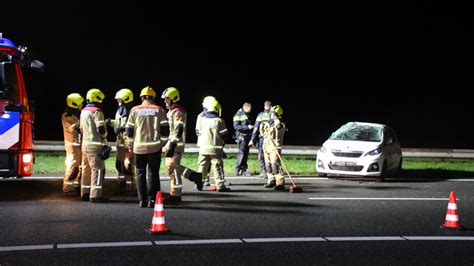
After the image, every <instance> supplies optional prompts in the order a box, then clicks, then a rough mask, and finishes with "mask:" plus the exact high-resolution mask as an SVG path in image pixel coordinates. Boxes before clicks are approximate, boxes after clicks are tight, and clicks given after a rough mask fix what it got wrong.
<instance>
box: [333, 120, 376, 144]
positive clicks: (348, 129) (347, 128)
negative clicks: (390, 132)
mask: <svg viewBox="0 0 474 266" xmlns="http://www.w3.org/2000/svg"><path fill="white" fill-rule="evenodd" d="M329 139H331V140H353V141H372V142H380V141H381V140H382V128H380V127H374V126H369V125H360V124H356V123H348V124H345V125H343V126H342V127H340V128H339V129H338V130H337V131H336V132H334V133H333V134H332V135H331V137H330V138H329Z"/></svg>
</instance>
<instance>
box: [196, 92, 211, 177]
mask: <svg viewBox="0 0 474 266" xmlns="http://www.w3.org/2000/svg"><path fill="white" fill-rule="evenodd" d="M214 101H216V98H214V96H206V97H204V99H203V101H202V112H201V113H199V115H198V116H197V118H196V128H195V129H196V136H197V145H196V146H197V147H198V148H199V146H200V145H199V143H200V139H201V138H200V136H201V134H200V132H199V127H200V125H201V118H202V117H203V116H204V114H205V113H206V112H207V109H206V106H207V105H209V104H210V103H213V102H214ZM200 161H201V157H198V165H199V162H200ZM210 169H211V165H210V164H209V168H208V169H206V171H203V173H202V180H203V182H204V185H205V186H210V185H211V184H210V178H209V173H210Z"/></svg>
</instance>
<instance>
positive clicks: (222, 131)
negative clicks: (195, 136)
mask: <svg viewBox="0 0 474 266" xmlns="http://www.w3.org/2000/svg"><path fill="white" fill-rule="evenodd" d="M224 132H227V128H226V129H224V130H221V131H219V133H224Z"/></svg>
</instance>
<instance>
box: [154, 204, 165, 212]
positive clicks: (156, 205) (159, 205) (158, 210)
mask: <svg viewBox="0 0 474 266" xmlns="http://www.w3.org/2000/svg"><path fill="white" fill-rule="evenodd" d="M163 210H164V209H163V204H155V211H157V212H161V211H163Z"/></svg>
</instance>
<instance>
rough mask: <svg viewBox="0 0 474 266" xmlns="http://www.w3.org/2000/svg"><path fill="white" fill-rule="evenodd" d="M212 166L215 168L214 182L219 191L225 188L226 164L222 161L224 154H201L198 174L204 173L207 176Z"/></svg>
mask: <svg viewBox="0 0 474 266" xmlns="http://www.w3.org/2000/svg"><path fill="white" fill-rule="evenodd" d="M211 164H212V167H213V168H214V182H215V183H216V187H217V189H221V188H224V187H225V185H224V162H223V161H222V154H217V155H207V154H199V168H198V172H200V173H202V175H203V176H205V175H207V174H208V172H209V166H210V165H211Z"/></svg>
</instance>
